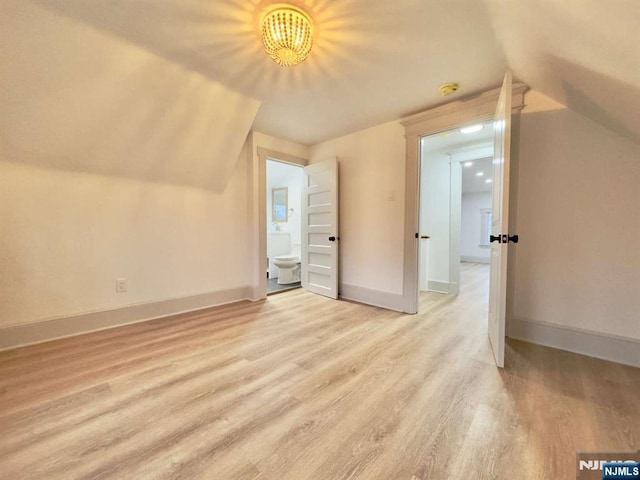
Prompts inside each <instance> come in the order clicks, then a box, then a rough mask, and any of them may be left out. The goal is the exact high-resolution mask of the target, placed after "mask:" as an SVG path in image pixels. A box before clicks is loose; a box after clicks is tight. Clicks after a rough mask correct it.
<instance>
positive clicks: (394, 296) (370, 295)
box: [340, 284, 403, 312]
mask: <svg viewBox="0 0 640 480" xmlns="http://www.w3.org/2000/svg"><path fill="white" fill-rule="evenodd" d="M340 298H342V299H344V300H351V301H353V302H358V303H364V304H365V305H372V306H374V307H380V308H386V309H387V310H394V311H396V312H402V311H403V310H402V309H403V299H402V295H401V294H399V293H389V292H382V291H380V290H372V289H369V288H364V287H358V286H356V285H345V284H342V285H341V286H340Z"/></svg>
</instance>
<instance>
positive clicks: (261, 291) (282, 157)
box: [254, 146, 309, 298]
mask: <svg viewBox="0 0 640 480" xmlns="http://www.w3.org/2000/svg"><path fill="white" fill-rule="evenodd" d="M257 152H258V277H259V278H258V289H257V291H256V292H255V293H254V297H257V298H265V297H266V296H267V275H266V272H267V263H266V262H267V160H274V161H276V162H280V163H288V164H290V165H295V166H296V167H306V166H307V165H309V160H308V159H306V158H302V157H296V156H295V155H290V154H288V153H283V152H278V151H277V150H271V149H268V148H263V147H260V146H258V147H257Z"/></svg>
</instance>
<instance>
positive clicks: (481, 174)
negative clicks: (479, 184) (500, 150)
mask: <svg viewBox="0 0 640 480" xmlns="http://www.w3.org/2000/svg"><path fill="white" fill-rule="evenodd" d="M483 175H484V172H478V173H476V176H478V177H482V176H483Z"/></svg>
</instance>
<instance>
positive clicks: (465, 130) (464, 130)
mask: <svg viewBox="0 0 640 480" xmlns="http://www.w3.org/2000/svg"><path fill="white" fill-rule="evenodd" d="M483 128H484V127H483V126H482V125H470V126H468V127H464V128H461V129H460V133H474V132H479V131H480V130H482V129H483Z"/></svg>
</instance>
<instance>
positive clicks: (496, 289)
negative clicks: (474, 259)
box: [489, 72, 511, 368]
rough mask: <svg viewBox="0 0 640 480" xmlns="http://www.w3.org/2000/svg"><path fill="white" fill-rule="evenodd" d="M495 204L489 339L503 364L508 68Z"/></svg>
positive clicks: (497, 133)
mask: <svg viewBox="0 0 640 480" xmlns="http://www.w3.org/2000/svg"><path fill="white" fill-rule="evenodd" d="M493 131H494V148H493V208H492V214H493V216H492V223H491V237H490V239H491V265H490V267H491V273H490V286H489V341H490V342H491V348H492V350H493V356H494V358H495V361H496V365H497V366H498V367H500V368H502V367H504V343H505V335H506V332H505V316H506V305H507V249H508V248H509V163H510V150H511V73H510V72H507V74H506V75H505V77H504V81H503V83H502V90H501V92H500V97H499V99H498V105H497V107H496V114H495V117H494V122H493Z"/></svg>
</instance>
